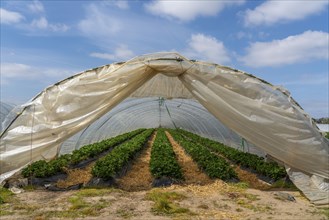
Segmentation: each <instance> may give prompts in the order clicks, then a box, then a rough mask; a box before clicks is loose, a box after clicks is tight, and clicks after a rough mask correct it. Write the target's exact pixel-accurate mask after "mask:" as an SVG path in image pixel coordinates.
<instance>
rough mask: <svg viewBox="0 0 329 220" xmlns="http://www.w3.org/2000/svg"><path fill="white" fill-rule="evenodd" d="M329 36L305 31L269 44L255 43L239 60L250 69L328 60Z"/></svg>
mask: <svg viewBox="0 0 329 220" xmlns="http://www.w3.org/2000/svg"><path fill="white" fill-rule="evenodd" d="M328 42H329V34H328V33H326V32H321V31H306V32H304V33H302V34H300V35H294V36H289V37H287V38H285V39H282V40H273V41H271V42H255V43H252V44H251V45H250V46H249V47H248V48H247V54H246V55H245V56H244V57H242V58H241V59H240V60H241V61H243V62H244V63H245V64H246V65H248V66H252V67H262V66H280V65H286V64H293V63H298V62H305V61H309V60H313V59H328V57H329V55H328V53H329V51H328V48H329V45H328V44H329V43H328Z"/></svg>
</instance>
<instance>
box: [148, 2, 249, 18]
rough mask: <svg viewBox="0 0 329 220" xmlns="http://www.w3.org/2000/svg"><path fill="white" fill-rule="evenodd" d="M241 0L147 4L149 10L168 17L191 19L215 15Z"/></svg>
mask: <svg viewBox="0 0 329 220" xmlns="http://www.w3.org/2000/svg"><path fill="white" fill-rule="evenodd" d="M242 3H244V0H240V1H206V0H205V1H162V0H156V1H153V2H151V3H147V4H145V8H146V10H147V11H149V12H150V13H152V14H154V15H159V16H162V17H166V18H176V19H179V20H181V21H191V20H193V19H195V18H196V17H198V16H215V15H217V14H218V13H219V12H220V11H222V10H223V9H224V8H225V7H226V6H230V5H240V4H242Z"/></svg>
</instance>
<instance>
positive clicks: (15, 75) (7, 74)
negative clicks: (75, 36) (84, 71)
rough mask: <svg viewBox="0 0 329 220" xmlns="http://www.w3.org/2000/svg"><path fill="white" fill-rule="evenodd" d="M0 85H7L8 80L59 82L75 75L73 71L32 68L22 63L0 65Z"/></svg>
mask: <svg viewBox="0 0 329 220" xmlns="http://www.w3.org/2000/svg"><path fill="white" fill-rule="evenodd" d="M0 70H1V84H4V83H6V84H8V82H10V80H11V79H12V80H17V79H21V80H25V79H30V80H31V79H36V80H39V81H42V80H45V79H48V80H52V79H56V80H60V79H62V78H63V77H68V76H70V75H72V74H73V73H75V72H76V71H73V70H65V69H60V68H42V67H34V66H30V65H26V64H22V63H1V64H0Z"/></svg>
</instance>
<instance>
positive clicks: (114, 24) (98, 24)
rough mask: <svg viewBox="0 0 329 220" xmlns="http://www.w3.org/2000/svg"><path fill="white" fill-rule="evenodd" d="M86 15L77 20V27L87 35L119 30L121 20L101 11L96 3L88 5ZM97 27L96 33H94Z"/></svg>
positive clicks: (108, 33)
mask: <svg viewBox="0 0 329 220" xmlns="http://www.w3.org/2000/svg"><path fill="white" fill-rule="evenodd" d="M87 11H88V13H87V17H86V18H85V19H83V20H82V21H80V22H79V24H78V28H79V29H80V30H81V31H82V32H83V33H84V34H85V35H87V36H94V35H95V34H97V35H104V36H106V35H113V34H114V33H117V32H119V31H120V30H121V28H122V25H121V22H120V21H119V20H117V19H115V18H114V17H113V16H110V15H108V14H105V13H103V12H102V11H101V10H100V8H99V7H97V6H96V5H93V4H92V5H90V6H89V7H88V10H87ZM96 29H97V33H95V31H96Z"/></svg>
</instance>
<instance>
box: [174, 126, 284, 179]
mask: <svg viewBox="0 0 329 220" xmlns="http://www.w3.org/2000/svg"><path fill="white" fill-rule="evenodd" d="M179 133H181V134H183V135H184V136H186V137H188V138H189V139H190V140H191V141H193V142H197V143H199V144H202V145H203V146H206V147H207V148H209V149H210V150H212V151H214V152H217V153H219V154H221V155H223V156H225V157H226V158H227V159H229V160H231V161H232V162H234V163H236V164H238V165H241V166H243V167H245V168H251V169H253V170H255V171H256V172H258V173H260V174H262V175H264V176H267V177H269V178H271V179H273V180H278V179H281V178H283V177H285V176H286V175H287V174H286V171H285V169H284V167H282V166H279V165H278V164H277V163H275V162H265V161H264V159H263V158H262V157H259V156H257V155H254V154H250V153H247V152H242V151H239V150H236V149H234V148H231V147H228V146H225V145H224V144H222V143H219V142H216V141H213V140H210V139H208V138H204V137H200V136H199V135H196V134H193V133H190V132H188V131H185V130H181V129H179Z"/></svg>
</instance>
